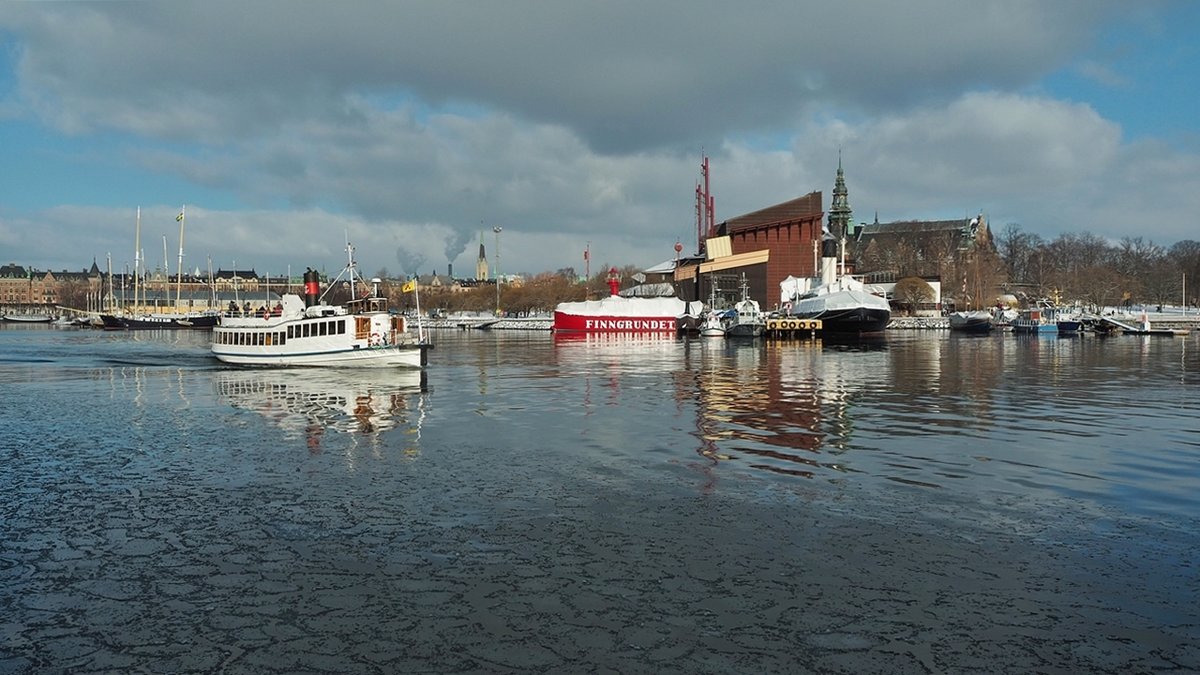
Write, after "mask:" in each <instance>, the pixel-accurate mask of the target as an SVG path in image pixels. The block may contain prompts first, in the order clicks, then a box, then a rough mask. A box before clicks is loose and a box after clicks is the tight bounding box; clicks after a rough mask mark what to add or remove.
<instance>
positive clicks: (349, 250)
mask: <svg viewBox="0 0 1200 675" xmlns="http://www.w3.org/2000/svg"><path fill="white" fill-rule="evenodd" d="M346 259H347V262H346V270H347V271H348V272H349V273H350V299H351V300H353V299H355V298H357V297H358V296H357V295H356V294H355V293H354V277H356V276H358V275H357V274H356V273H355V269H354V247H353V246H351V245H350V235H349V233H347V234H346ZM496 283H497V284H498V283H500V280H499V279H497V280H496ZM497 288H499V287H497Z"/></svg>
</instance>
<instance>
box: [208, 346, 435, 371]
mask: <svg viewBox="0 0 1200 675" xmlns="http://www.w3.org/2000/svg"><path fill="white" fill-rule="evenodd" d="M428 350H429V345H426V344H416V345H386V346H379V347H359V346H355V347H350V348H342V349H329V350H321V351H308V352H294V353H281V352H279V351H274V352H271V351H266V350H261V351H258V352H252V351H248V350H240V351H235V350H234V349H224V350H222V349H219V348H217V346H215V345H214V348H213V356H215V357H217V359H218V360H219V361H221V362H223V363H228V364H231V365H235V366H269V367H281V366H302V367H324V368H364V367H367V368H423V367H425V365H426V364H427V363H428V362H429V356H428Z"/></svg>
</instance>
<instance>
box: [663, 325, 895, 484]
mask: <svg viewBox="0 0 1200 675" xmlns="http://www.w3.org/2000/svg"><path fill="white" fill-rule="evenodd" d="M845 351H853V352H859V353H855V354H846V355H845V356H842V357H839V356H838V355H837V354H836V352H845ZM692 356H693V358H694V359H695V360H696V362H695V363H694V364H693V372H694V373H695V375H696V381H695V383H694V384H690V383H689V384H687V385H684V386H681V387H680V390H681V394H680V395H685V392H686V391H687V390H688V389H691V390H693V391H694V392H695V394H694V395H695V398H696V400H697V402H698V406H697V419H696V432H695V435H696V438H697V439H698V441H699V447H698V449H697V452H698V454H700V455H701V456H703V457H705V458H708V459H710V460H712V461H714V462H716V461H722V460H734V461H742V462H748V463H749V466H750V467H751V468H754V469H758V470H765V471H770V472H773V473H778V474H785V475H792V476H799V477H804V478H811V477H813V476H815V475H816V474H817V473H818V472H821V471H825V472H828V471H835V472H844V471H846V470H847V469H846V468H845V467H844V465H843V463H842V461H841V455H842V454H843V453H844V452H845V451H846V450H847V448H848V447H849V444H850V439H851V437H852V435H853V432H854V430H855V413H854V411H853V408H854V405H855V401H856V398H857V394H859V393H861V392H862V391H864V390H865V388H867V387H869V386H871V383H872V382H876V381H879V379H880V378H884V379H886V378H887V377H888V369H889V355H888V353H887V345H886V342H881V341H873V342H869V343H864V342H862V341H855V342H841V343H833V342H828V341H823V340H801V341H768V342H765V343H764V344H762V345H754V344H746V345H738V344H737V343H733V342H726V343H725V344H724V345H723V346H719V347H718V348H716V349H710V348H708V347H707V345H706V346H705V348H703V349H696V350H694V351H693V352H692Z"/></svg>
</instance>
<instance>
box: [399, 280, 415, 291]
mask: <svg viewBox="0 0 1200 675" xmlns="http://www.w3.org/2000/svg"><path fill="white" fill-rule="evenodd" d="M415 290H417V280H416V279H409V280H408V281H406V282H404V286H402V287H401V288H400V292H401V293H412V292H413V291H415Z"/></svg>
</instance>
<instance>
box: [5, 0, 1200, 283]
mask: <svg viewBox="0 0 1200 675" xmlns="http://www.w3.org/2000/svg"><path fill="white" fill-rule="evenodd" d="M1198 30H1200V3H1197V2H1192V1H1190V0H1178V1H1170V0H1147V1H1143V2H1137V3H1131V2H1127V1H1125V0H1113V1H1109V0H1056V1H1055V2H1040V1H1037V0H974V1H972V2H961V0H907V1H906V2H894V1H893V0H848V1H844V2H837V3H829V2H809V1H806V0H780V1H773V2H755V1H753V0H750V1H748V2H738V3H730V2H712V1H710V0H686V1H685V0H658V1H656V2H645V1H644V0H609V1H606V2H601V3H583V2H554V1H550V0H506V1H505V2H478V1H476V2H465V1H456V0H451V1H446V0H435V1H430V2H404V1H396V2H358V3H345V2H321V1H311V0H256V1H255V2H249V3H247V2H243V1H242V0H234V1H227V0H215V1H214V0H200V1H193V0H176V1H173V2H53V3H44V2H22V3H18V2H0V264H5V263H15V264H19V265H24V266H26V267H33V268H36V269H39V270H51V271H58V270H71V271H78V270H82V269H85V268H88V267H90V266H91V264H92V262H93V260H95V261H96V262H97V263H98V264H99V266H100V267H101V269H104V268H105V267H106V266H107V265H108V264H109V263H108V261H109V260H111V264H112V268H113V270H114V271H118V272H119V271H123V270H124V269H128V268H130V267H131V266H132V264H133V260H134V257H135V248H137V247H135V243H134V241H135V230H137V229H138V228H137V225H136V224H137V221H138V218H137V213H138V210H139V208H140V213H141V218H140V238H139V243H140V249H141V250H142V251H144V256H145V259H146V260H147V261H148V263H149V266H150V268H151V269H153V268H155V267H161V266H163V265H164V264H165V265H166V266H167V267H168V269H169V270H171V271H174V270H175V269H177V267H178V262H179V249H180V223H179V222H178V221H177V219H176V217H177V216H178V215H179V213H180V211H181V210H184V209H185V208H186V218H185V220H184V221H183V225H184V237H183V246H182V248H183V250H184V262H183V266H184V268H185V269H187V270H195V269H199V270H201V271H206V270H207V268H208V267H209V265H210V264H211V266H212V267H213V269H233V268H237V269H251V268H253V269H255V270H256V271H257V272H259V273H271V274H282V273H286V272H288V271H291V272H292V273H293V275H299V274H300V272H301V271H303V269H304V268H305V267H310V266H311V267H314V268H317V269H324V270H326V271H329V272H332V273H336V271H337V270H339V269H340V268H341V266H342V265H344V263H345V261H346V258H347V253H346V243H347V241H348V242H349V243H350V244H351V245H352V246H353V249H354V257H355V259H356V261H357V263H358V265H359V266H360V268H361V269H362V270H363V272H364V273H365V274H367V275H368V276H370V275H373V274H376V273H378V272H387V273H388V274H390V275H392V276H400V275H411V274H429V273H432V272H437V273H440V274H445V273H447V272H448V271H449V266H450V265H453V269H454V274H455V275H456V276H459V277H469V276H474V272H475V262H476V259H477V257H478V252H479V245H480V243H482V244H483V245H484V246H485V247H486V250H487V255H488V258H489V260H490V262H491V264H492V271H491V273H492V274H494V273H495V271H496V269H497V262H498V268H499V272H500V273H501V274H513V273H527V274H536V273H540V272H547V271H550V272H552V271H556V270H559V269H562V268H568V267H571V268H574V269H575V271H576V272H577V273H583V272H584V271H585V269H586V266H587V265H588V264H589V263H585V261H584V255H583V254H584V251H585V250H588V251H590V266H591V272H592V273H593V274H594V273H596V272H597V271H599V270H600V269H602V268H606V267H607V266H610V265H616V266H626V265H632V266H636V267H639V268H645V267H649V266H651V265H654V264H656V263H660V262H663V261H666V260H670V259H672V258H673V257H674V256H675V250H674V248H675V244H676V242H679V243H680V244H682V247H683V252H684V254H688V253H691V252H694V251H695V250H696V215H695V188H696V185H697V183H698V182H699V181H700V180H701V173H700V164H701V161H702V158H703V157H705V156H707V157H708V158H709V163H710V167H711V169H710V171H711V191H712V194H713V197H714V202H715V206H716V218H717V221H718V222H720V221H723V220H726V219H729V218H732V217H735V216H738V215H742V214H745V213H749V212H752V211H756V210H758V209H761V208H765V207H767V206H771V205H774V204H778V203H780V202H784V201H787V200H790V199H794V198H796V197H800V196H802V195H805V194H807V193H809V192H812V191H818V190H819V191H821V192H823V193H824V200H825V207H826V208H828V206H829V200H830V198H831V196H832V192H833V184H834V179H835V176H836V171H837V167H838V162H839V161H840V162H841V163H842V166H843V168H844V170H845V176H846V184H847V187H848V189H849V199H850V204H851V206H852V208H853V209H854V218H855V220H856V221H866V222H870V221H873V220H874V219H875V218H876V217H878V218H879V220H880V221H881V222H888V221H894V220H908V219H919V220H940V219H950V218H966V217H970V216H973V215H975V214H977V213H982V214H984V215H985V216H986V218H987V220H988V222H989V224H990V225H991V227H992V229H993V230H994V231H996V232H1000V231H1002V230H1004V229H1005V228H1006V227H1008V226H1011V225H1016V226H1018V227H1020V228H1021V230H1022V231H1024V232H1029V233H1036V234H1038V235H1040V236H1042V237H1044V238H1046V239H1053V238H1055V237H1057V236H1059V235H1060V234H1064V233H1084V232H1088V233H1091V234H1094V235H1098V236H1100V237H1103V238H1105V239H1107V240H1109V241H1112V242H1114V243H1116V242H1119V241H1120V240H1121V239H1122V238H1125V237H1141V238H1143V239H1144V240H1149V241H1152V242H1154V243H1156V244H1160V245H1163V246H1170V245H1171V244H1173V243H1175V242H1177V241H1180V240H1185V239H1200V229H1198V228H1197V226H1196V219H1195V217H1194V215H1193V214H1197V213H1200V189H1197V188H1200V115H1197V99H1198V98H1200V86H1198V85H1200V41H1197V40H1196V39H1195V35H1196V33H1197V31H1198ZM495 228H499V229H500V230H501V231H500V232H499V233H496V232H495ZM497 247H498V248H499V251H498V253H499V255H498V256H497V250H496V249H497ZM164 250H165V252H164ZM497 257H498V258H499V260H498V261H497Z"/></svg>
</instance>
